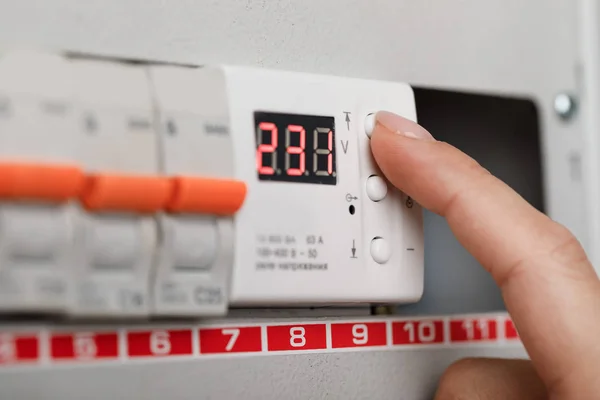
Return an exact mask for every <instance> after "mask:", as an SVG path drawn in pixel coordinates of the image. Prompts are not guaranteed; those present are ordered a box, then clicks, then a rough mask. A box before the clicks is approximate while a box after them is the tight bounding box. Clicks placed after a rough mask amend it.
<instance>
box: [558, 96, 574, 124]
mask: <svg viewBox="0 0 600 400" xmlns="http://www.w3.org/2000/svg"><path fill="white" fill-rule="evenodd" d="M575 109H576V101H575V98H573V96H571V95H570V94H568V93H559V94H557V95H556V97H555V98H554V111H555V112H556V114H557V115H558V116H559V117H560V119H562V120H564V121H567V120H569V119H571V118H572V117H573V115H574V114H575Z"/></svg>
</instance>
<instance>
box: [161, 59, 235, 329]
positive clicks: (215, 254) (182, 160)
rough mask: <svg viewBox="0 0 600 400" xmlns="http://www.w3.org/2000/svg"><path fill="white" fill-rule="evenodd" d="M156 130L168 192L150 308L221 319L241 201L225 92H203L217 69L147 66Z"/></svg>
mask: <svg viewBox="0 0 600 400" xmlns="http://www.w3.org/2000/svg"><path fill="white" fill-rule="evenodd" d="M150 78H151V81H152V84H153V87H154V93H155V101H156V110H157V112H156V123H155V125H156V126H158V127H160V131H159V135H160V138H161V148H160V154H161V159H162V166H161V173H162V174H163V175H165V176H168V177H169V181H170V182H171V190H172V192H171V196H170V197H169V201H168V202H167V204H166V208H165V211H166V212H165V213H164V214H162V215H161V216H160V219H159V222H160V229H161V233H162V235H161V237H162V243H161V244H160V247H159V250H158V264H157V270H156V275H155V282H154V313H155V314H157V315H164V316H171V317H172V316H192V317H198V316H220V315H224V314H225V313H226V312H227V309H228V301H229V284H230V282H229V277H230V274H231V268H232V264H233V250H234V248H233V237H234V236H233V218H234V215H235V214H237V213H238V212H239V210H240V209H241V207H242V205H243V203H244V201H245V199H246V192H247V188H246V184H245V183H244V182H243V181H239V180H235V179H234V178H233V177H234V176H235V175H234V168H233V167H234V154H233V146H232V140H231V135H230V129H229V118H228V116H227V115H226V113H225V112H224V108H223V107H222V106H223V104H222V102H223V100H224V97H223V96H224V93H222V92H218V93H217V94H216V95H214V96H212V98H211V99H208V97H207V96H205V94H204V92H205V91H206V90H207V89H208V88H209V87H212V86H213V85H217V86H219V85H220V83H222V76H219V74H215V75H207V74H204V73H202V72H200V71H199V70H198V69H190V68H181V67H175V66H155V67H151V68H150Z"/></svg>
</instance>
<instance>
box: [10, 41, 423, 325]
mask: <svg viewBox="0 0 600 400" xmlns="http://www.w3.org/2000/svg"><path fill="white" fill-rule="evenodd" d="M382 109H383V110H390V111H393V112H396V113H398V114H400V115H403V116H404V117H406V118H409V119H412V120H416V112H415V104H414V98H413V94H412V90H411V88H410V87H409V86H408V85H406V84H402V83H390V82H378V81H369V80H357V79H347V78H341V77H328V76H318V75H310V74H304V73H293V72H282V71H270V70H261V69H253V68H243V67H210V66H209V67H202V68H192V67H182V66H172V65H158V64H139V63H136V64H132V63H124V62H118V61H108V60H91V59H81V58H72V57H65V56H62V55H54V54H44V53H29V52H18V53H8V54H5V55H4V56H3V57H2V58H1V59H0V198H1V199H0V311H2V312H36V313H53V314H55V313H57V314H61V315H66V316H71V317H109V318H110V317H148V316H211V315H212V316H215V315H224V314H226V312H227V310H228V308H230V307H280V306H296V305H306V306H309V305H310V306H313V305H341V304H352V303H365V304H368V303H379V304H380V303H383V304H390V303H392V304H393V303H408V302H415V301H417V300H418V299H419V298H420V297H421V295H422V291H423V262H424V260H423V221H422V211H421V209H420V207H419V206H418V205H417V204H416V203H414V201H413V200H412V199H411V198H410V197H407V196H406V195H405V194H403V193H400V192H399V191H397V190H396V189H394V188H393V187H392V186H391V185H390V184H388V183H387V182H386V181H385V179H384V178H383V176H382V175H381V172H380V171H379V170H378V168H377V166H376V165H375V162H374V160H373V158H372V155H371V152H370V144H369V140H370V139H369V134H370V130H371V129H372V128H373V119H374V113H375V112H376V111H378V110H382Z"/></svg>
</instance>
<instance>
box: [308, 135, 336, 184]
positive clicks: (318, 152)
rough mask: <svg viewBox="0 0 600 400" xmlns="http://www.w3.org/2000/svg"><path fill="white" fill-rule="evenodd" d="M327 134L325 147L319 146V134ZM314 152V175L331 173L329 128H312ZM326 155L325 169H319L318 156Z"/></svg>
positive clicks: (331, 141)
mask: <svg viewBox="0 0 600 400" xmlns="http://www.w3.org/2000/svg"><path fill="white" fill-rule="evenodd" d="M323 133H326V134H327V148H326V149H323V148H321V147H319V134H323ZM313 143H314V150H315V152H314V154H313V170H314V173H315V174H316V175H320V176H330V175H332V174H333V131H332V130H331V129H329V128H316V129H315V130H314V140H313ZM322 156H326V157H327V167H326V168H327V169H326V170H320V169H319V157H322Z"/></svg>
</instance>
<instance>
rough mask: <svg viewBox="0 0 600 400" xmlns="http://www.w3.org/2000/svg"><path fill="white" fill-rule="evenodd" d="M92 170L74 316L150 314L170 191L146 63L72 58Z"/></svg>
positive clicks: (81, 151)
mask: <svg viewBox="0 0 600 400" xmlns="http://www.w3.org/2000/svg"><path fill="white" fill-rule="evenodd" d="M70 63H71V67H72V72H73V77H74V78H73V79H74V81H75V96H74V97H75V99H76V104H77V108H78V112H79V115H80V118H81V121H85V123H81V124H80V129H79V132H78V133H79V137H78V153H77V156H78V160H79V161H80V163H81V165H82V168H84V171H85V172H86V180H85V184H84V189H83V191H82V193H81V196H80V203H81V207H80V209H79V210H78V213H77V229H78V233H79V235H78V240H79V241H80V242H81V243H80V245H79V246H78V248H77V257H78V263H77V265H76V268H75V270H74V272H73V273H74V275H75V276H76V282H77V284H76V285H77V290H76V291H75V293H76V296H75V297H74V298H73V301H72V302H71V309H70V314H71V315H72V316H75V317H83V318H89V317H99V318H138V317H141V318H145V317H147V316H148V315H149V312H150V304H151V301H150V296H151V292H150V279H151V276H152V270H153V268H154V266H155V263H156V260H155V254H156V248H157V246H158V229H157V221H156V215H155V214H156V213H157V212H159V211H161V210H163V209H164V207H165V205H166V202H167V201H168V199H169V196H170V183H169V182H168V179H165V178H164V177H162V176H161V174H160V173H159V165H160V164H159V159H158V143H159V138H158V135H157V132H156V130H155V129H154V128H155V127H154V124H153V122H154V121H153V115H154V110H153V106H152V92H151V88H150V82H149V80H148V75H147V70H146V67H144V66H140V65H129V64H125V63H114V62H109V61H102V60H82V59H71V60H70Z"/></svg>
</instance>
